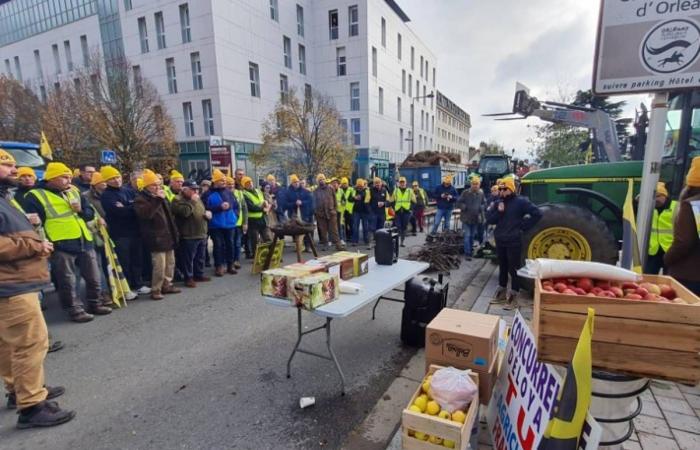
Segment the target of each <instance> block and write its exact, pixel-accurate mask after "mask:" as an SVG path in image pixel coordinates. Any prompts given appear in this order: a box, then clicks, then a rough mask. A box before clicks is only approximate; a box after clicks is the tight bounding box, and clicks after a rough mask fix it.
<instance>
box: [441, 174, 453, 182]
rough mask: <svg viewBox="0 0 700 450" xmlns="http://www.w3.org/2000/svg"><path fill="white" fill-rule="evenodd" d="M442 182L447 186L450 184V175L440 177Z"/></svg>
mask: <svg viewBox="0 0 700 450" xmlns="http://www.w3.org/2000/svg"><path fill="white" fill-rule="evenodd" d="M442 182H443V183H447V184H452V176H451V175H445V176H444V177H442Z"/></svg>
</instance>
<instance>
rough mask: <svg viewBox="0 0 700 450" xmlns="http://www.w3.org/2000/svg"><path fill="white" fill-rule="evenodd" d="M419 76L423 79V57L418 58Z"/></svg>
mask: <svg viewBox="0 0 700 450" xmlns="http://www.w3.org/2000/svg"><path fill="white" fill-rule="evenodd" d="M419 69H420V76H421V78H422V77H423V56H421V57H420V67H419Z"/></svg>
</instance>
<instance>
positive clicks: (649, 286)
mask: <svg viewBox="0 0 700 450" xmlns="http://www.w3.org/2000/svg"><path fill="white" fill-rule="evenodd" d="M639 287H640V288H644V289H646V290H647V291H649V293H651V294H656V295H661V288H660V287H659V286H658V285H656V284H654V283H641V284H640V285H639Z"/></svg>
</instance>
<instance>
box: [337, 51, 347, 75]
mask: <svg viewBox="0 0 700 450" xmlns="http://www.w3.org/2000/svg"><path fill="white" fill-rule="evenodd" d="M345 61H346V59H345V47H338V48H336V49H335V65H336V73H337V74H338V76H339V77H343V76H345V75H347V68H346V64H345Z"/></svg>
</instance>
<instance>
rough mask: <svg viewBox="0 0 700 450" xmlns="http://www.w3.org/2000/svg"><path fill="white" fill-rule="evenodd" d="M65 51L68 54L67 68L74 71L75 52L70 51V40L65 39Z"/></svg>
mask: <svg viewBox="0 0 700 450" xmlns="http://www.w3.org/2000/svg"><path fill="white" fill-rule="evenodd" d="M63 52H64V53H65V54H66V70H67V71H68V72H72V71H73V53H71V51H70V41H63Z"/></svg>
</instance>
